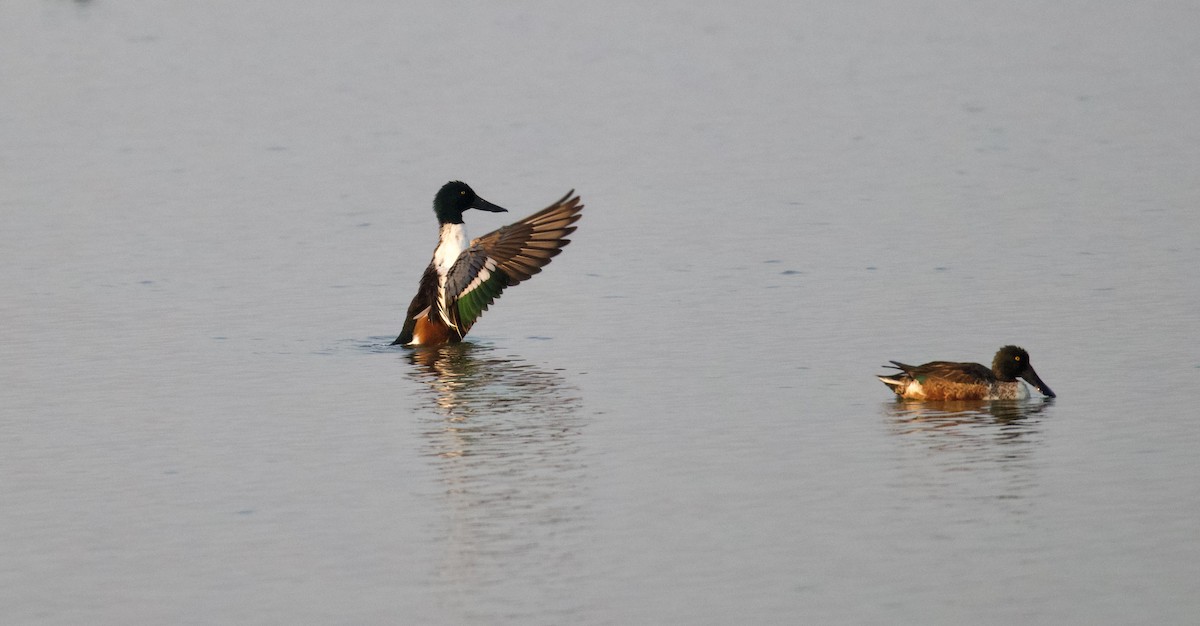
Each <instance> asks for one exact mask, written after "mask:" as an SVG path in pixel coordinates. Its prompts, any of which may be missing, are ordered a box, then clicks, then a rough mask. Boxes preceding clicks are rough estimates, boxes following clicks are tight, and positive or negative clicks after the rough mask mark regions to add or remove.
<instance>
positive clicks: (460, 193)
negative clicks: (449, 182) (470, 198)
mask: <svg viewBox="0 0 1200 626" xmlns="http://www.w3.org/2000/svg"><path fill="white" fill-rule="evenodd" d="M458 195H460V196H465V195H467V192H465V191H460V192H458Z"/></svg>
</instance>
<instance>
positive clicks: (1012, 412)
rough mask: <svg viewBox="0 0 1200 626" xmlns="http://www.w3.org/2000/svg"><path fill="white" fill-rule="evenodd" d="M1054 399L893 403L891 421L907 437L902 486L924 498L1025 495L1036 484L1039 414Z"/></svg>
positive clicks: (1014, 498) (1011, 498) (1012, 498)
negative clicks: (1035, 459) (1035, 460)
mask: <svg viewBox="0 0 1200 626" xmlns="http://www.w3.org/2000/svg"><path fill="white" fill-rule="evenodd" d="M1053 402H1054V401H1053V400H1052V399H1045V400H1041V401H1020V400H997V401H992V402H987V401H956V402H912V401H903V400H898V401H895V402H888V403H887V404H886V405H885V406H884V415H885V417H886V418H887V424H888V426H889V429H890V431H891V433H892V434H893V435H896V436H897V437H899V438H900V439H899V440H900V441H901V442H903V444H904V445H901V446H900V447H899V449H898V450H897V454H898V456H897V462H898V464H899V467H898V468H897V469H898V477H899V478H898V480H899V483H898V484H897V485H896V486H897V487H900V488H904V489H907V490H912V491H914V492H915V493H914V495H916V496H919V497H920V498H935V499H939V500H944V499H947V498H950V499H954V498H956V497H961V498H964V499H967V500H973V499H976V498H986V499H997V500H1001V501H1005V502H1009V503H1015V502H1020V501H1022V500H1023V499H1024V498H1025V497H1026V496H1027V495H1029V494H1030V493H1031V490H1032V489H1033V487H1034V486H1035V485H1036V484H1037V483H1038V476H1039V472H1038V471H1037V464H1036V463H1035V462H1034V458H1035V456H1034V455H1035V452H1036V451H1037V449H1038V448H1039V446H1040V445H1041V441H1042V440H1041V429H1040V424H1041V416H1042V415H1043V414H1044V413H1045V412H1046V410H1047V409H1049V408H1050V407H1051V406H1053ZM1006 508H1008V507H1006Z"/></svg>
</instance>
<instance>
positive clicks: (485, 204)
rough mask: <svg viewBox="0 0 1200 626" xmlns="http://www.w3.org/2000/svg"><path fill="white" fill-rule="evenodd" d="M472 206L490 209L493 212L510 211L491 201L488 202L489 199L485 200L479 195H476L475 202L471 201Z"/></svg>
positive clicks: (482, 209) (473, 207) (484, 209)
mask: <svg viewBox="0 0 1200 626" xmlns="http://www.w3.org/2000/svg"><path fill="white" fill-rule="evenodd" d="M471 208H472V209H479V210H480V211H489V212H491V213H508V209H506V208H504V207H502V206H497V205H495V204H492V203H491V202H488V201H487V200H484V199H483V198H480V197H478V196H476V197H475V202H472V203H471Z"/></svg>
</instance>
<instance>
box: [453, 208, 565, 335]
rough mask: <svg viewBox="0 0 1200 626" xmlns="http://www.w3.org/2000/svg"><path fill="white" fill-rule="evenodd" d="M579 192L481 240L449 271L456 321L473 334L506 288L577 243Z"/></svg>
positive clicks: (531, 273) (463, 333) (463, 254)
mask: <svg viewBox="0 0 1200 626" xmlns="http://www.w3.org/2000/svg"><path fill="white" fill-rule="evenodd" d="M574 193H575V191H574V190H571V191H569V192H567V194H566V195H565V196H563V197H562V198H561V199H559V200H558V201H557V202H555V203H554V204H551V205H550V206H548V207H546V208H544V209H542V210H541V211H538V212H537V213H534V214H533V215H530V216H528V217H526V218H524V219H522V220H520V221H518V222H514V223H512V224H509V225H508V226H504V227H502V228H499V229H497V230H494V231H492V232H490V233H488V234H486V235H483V236H480V237H477V238H475V239H474V240H473V241H472V242H471V245H470V247H469V248H467V249H466V250H464V251H463V252H462V254H461V255H460V256H459V257H458V260H457V261H455V263H454V265H453V266H452V267H451V268H450V271H449V272H448V273H447V275H446V298H447V299H448V300H449V306H448V307H447V308H448V309H449V311H450V315H451V317H452V318H454V319H452V320H451V321H452V323H453V324H452V325H454V326H455V327H457V328H458V332H459V334H460V336H461V335H465V334H467V331H468V330H470V328H471V326H472V325H473V324H474V323H475V321H476V320H477V319H479V316H480V315H482V314H483V312H484V311H486V310H487V309H488V307H489V306H491V304H492V302H494V301H495V300H496V298H498V297H500V293H501V292H503V291H504V289H505V288H506V287H511V286H513V285H517V284H519V283H521V282H522V281H525V280H528V279H529V278H530V277H531V276H533V275H534V274H537V273H538V272H540V271H542V268H543V267H545V266H546V264H548V263H549V262H550V259H552V258H554V257H555V256H557V255H558V253H560V252H562V248H563V246H565V245H567V244H568V243H570V242H571V240H569V239H567V238H566V236H567V235H569V234H571V233H573V232H575V228H576V227H575V226H572V224H574V223H575V222H577V221H579V218H580V217H581V215H580V211H581V210H583V204H581V203H580V198H579V196H575V195H574Z"/></svg>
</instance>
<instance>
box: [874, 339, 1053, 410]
mask: <svg viewBox="0 0 1200 626" xmlns="http://www.w3.org/2000/svg"><path fill="white" fill-rule="evenodd" d="M890 363H891V365H885V366H884V367H891V368H894V369H896V370H899V371H898V372H896V373H889V374H879V375H878V378H879V380H881V381H883V384H885V385H887V386H888V388H890V389H891V390H892V391H893V392H895V393H896V395H897V396H899V397H900V398H903V399H906V400H1024V399H1027V398H1029V397H1030V394H1029V389H1027V388H1026V387H1025V385H1024V384H1023V383H1022V382H1021V381H1020V380H1017V379H1018V378H1020V379H1022V380H1025V381H1026V382H1028V383H1029V384H1031V385H1033V387H1034V388H1035V389H1037V390H1038V392H1040V393H1041V394H1042V395H1044V396H1046V397H1047V398H1054V397H1056V396H1055V393H1054V391H1052V390H1051V389H1050V387H1049V385H1047V384H1046V383H1045V382H1042V379H1041V377H1039V376H1038V374H1037V372H1036V371H1034V369H1033V364H1032V363H1030V362H1029V353H1028V352H1026V351H1025V350H1024V349H1023V348H1020V347H1018V346H1011V345H1010V346H1004V347H1002V348H1000V350H998V351H997V352H996V356H995V358H993V359H992V367H991V368H990V369H989V368H987V367H984V366H983V365H981V364H979V363H957V362H953V361H931V362H929V363H925V364H923V365H907V364H905V363H901V362H899V361H890Z"/></svg>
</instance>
